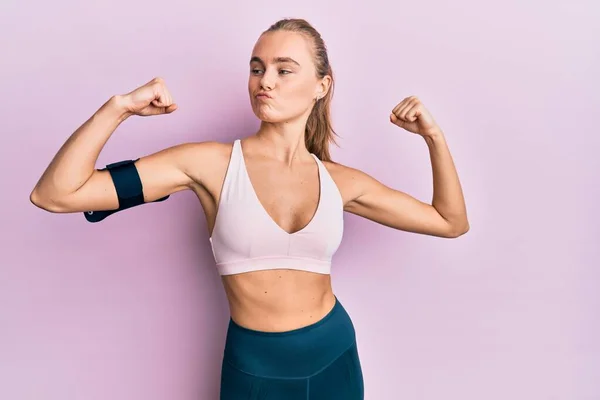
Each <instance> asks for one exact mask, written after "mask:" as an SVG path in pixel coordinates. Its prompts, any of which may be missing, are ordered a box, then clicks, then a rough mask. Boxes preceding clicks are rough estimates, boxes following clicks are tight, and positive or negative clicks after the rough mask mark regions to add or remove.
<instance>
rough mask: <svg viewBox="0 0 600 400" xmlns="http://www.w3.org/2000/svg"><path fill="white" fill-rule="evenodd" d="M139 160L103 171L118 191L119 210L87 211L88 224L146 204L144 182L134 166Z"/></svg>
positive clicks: (113, 165)
mask: <svg viewBox="0 0 600 400" xmlns="http://www.w3.org/2000/svg"><path fill="white" fill-rule="evenodd" d="M137 160H139V158H138V159H135V160H124V161H119V162H116V163H112V164H108V165H107V166H106V168H104V169H101V171H103V170H105V169H106V170H108V172H109V173H110V176H111V178H112V180H113V184H114V185H115V189H116V191H117V198H118V199H119V208H117V209H116V210H102V211H86V212H84V213H83V214H84V216H85V219H86V220H87V221H88V222H100V221H102V220H103V219H105V218H106V217H108V216H109V215H111V214H114V213H117V212H119V211H122V210H126V209H128V208H132V207H135V206H139V205H142V204H146V203H144V193H143V188H142V181H141V179H140V175H139V174H138V171H137V168H136V167H135V164H134V163H135V162H136V161H137ZM168 198H169V195H167V196H165V197H161V198H160V199H157V200H153V201H151V203H156V202H159V201H164V200H166V199H168Z"/></svg>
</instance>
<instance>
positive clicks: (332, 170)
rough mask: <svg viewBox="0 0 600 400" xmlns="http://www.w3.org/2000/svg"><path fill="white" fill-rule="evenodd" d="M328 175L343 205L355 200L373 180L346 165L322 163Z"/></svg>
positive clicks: (330, 162)
mask: <svg viewBox="0 0 600 400" xmlns="http://www.w3.org/2000/svg"><path fill="white" fill-rule="evenodd" d="M323 165H324V166H325V167H326V168H327V171H328V172H329V175H331V178H332V179H333V181H334V182H335V184H336V185H337V187H338V189H339V191H340V193H341V195H342V199H343V201H344V205H347V204H348V203H350V202H351V201H353V200H355V199H357V198H358V197H360V196H361V194H362V193H363V192H364V187H365V185H367V184H368V183H369V182H371V181H374V179H373V178H372V177H371V176H369V175H368V174H366V173H365V172H363V171H361V170H359V169H357V168H353V167H350V166H347V165H343V164H340V163H337V162H332V161H323Z"/></svg>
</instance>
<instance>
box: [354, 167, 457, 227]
mask: <svg viewBox="0 0 600 400" xmlns="http://www.w3.org/2000/svg"><path fill="white" fill-rule="evenodd" d="M353 175H354V176H353V179H352V181H353V182H354V183H353V186H354V196H352V198H351V199H350V200H349V201H348V202H347V203H346V205H345V210H346V211H348V212H350V213H352V214H355V215H358V216H361V217H364V218H367V219H369V220H371V221H374V222H377V223H380V224H382V225H385V226H388V227H391V228H394V229H399V230H403V231H406V232H413V233H421V234H426V235H431V236H439V237H452V236H453V235H454V234H453V231H452V226H451V225H450V223H449V222H448V221H447V220H446V219H444V217H442V215H441V214H440V213H439V212H438V211H437V210H436V209H435V207H433V206H432V205H431V204H428V203H425V202H423V201H421V200H419V199H416V198H415V197H413V196H411V195H409V194H407V193H404V192H402V191H399V190H395V189H392V188H390V187H388V186H386V185H384V184H383V183H381V182H379V181H377V180H376V179H374V178H372V177H371V176H369V175H367V174H365V173H363V172H360V171H355V172H354V173H353Z"/></svg>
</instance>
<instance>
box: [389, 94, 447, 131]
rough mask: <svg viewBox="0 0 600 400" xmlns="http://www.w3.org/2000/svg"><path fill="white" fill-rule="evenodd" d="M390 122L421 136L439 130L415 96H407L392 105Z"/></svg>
mask: <svg viewBox="0 0 600 400" xmlns="http://www.w3.org/2000/svg"><path fill="white" fill-rule="evenodd" d="M390 122H391V123H393V124H395V125H397V126H399V127H400V128H403V129H406V130H407V131H409V132H412V133H416V134H418V135H421V136H423V137H427V136H432V135H434V134H437V133H438V132H439V131H440V130H441V129H440V127H439V126H438V125H437V123H436V122H435V121H434V120H433V117H432V116H431V114H430V113H429V111H427V109H426V108H425V106H424V105H423V103H422V102H421V100H419V99H418V98H417V97H416V96H410V97H407V98H405V99H404V100H402V101H401V102H400V103H399V104H398V105H397V106H396V107H394V109H393V110H392V113H391V114H390Z"/></svg>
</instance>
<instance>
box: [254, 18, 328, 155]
mask: <svg viewBox="0 0 600 400" xmlns="http://www.w3.org/2000/svg"><path fill="white" fill-rule="evenodd" d="M274 31H288V32H298V33H301V34H304V35H305V36H306V37H308V38H309V39H310V40H311V42H312V45H313V54H314V63H315V68H316V70H317V76H318V77H319V78H323V77H325V76H327V75H329V76H330V77H331V85H330V87H329V90H328V91H327V94H326V95H325V96H324V97H323V98H320V99H317V101H316V102H315V104H314V106H313V109H312V111H311V113H310V115H309V117H308V121H307V122H306V130H305V134H304V141H305V145H306V148H307V149H308V151H309V152H311V153H314V154H315V155H316V156H317V157H318V158H319V159H320V160H322V161H331V155H330V154H329V144H330V143H334V144H337V143H336V142H335V136H337V134H336V132H335V131H334V130H333V126H332V124H331V99H332V97H333V86H334V81H333V70H332V69H331V65H330V64H329V57H328V56H327V47H326V46H325V42H324V41H323V39H322V38H321V34H320V33H319V32H318V31H317V30H316V29H315V28H313V26H312V25H311V24H309V23H308V22H307V21H306V20H304V19H299V18H286V19H282V20H279V21H277V22H275V23H274V24H273V25H271V26H270V27H269V29H267V30H266V31H265V32H264V33H267V32H274Z"/></svg>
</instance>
